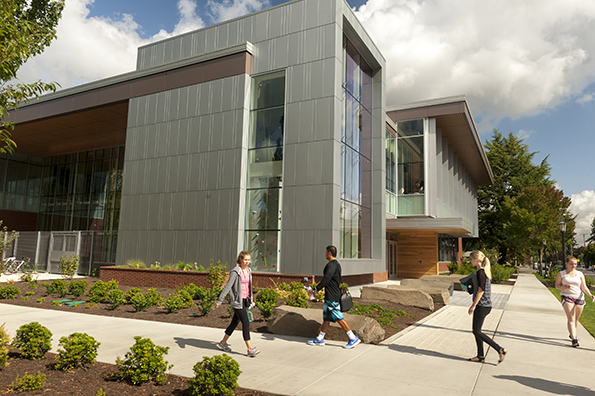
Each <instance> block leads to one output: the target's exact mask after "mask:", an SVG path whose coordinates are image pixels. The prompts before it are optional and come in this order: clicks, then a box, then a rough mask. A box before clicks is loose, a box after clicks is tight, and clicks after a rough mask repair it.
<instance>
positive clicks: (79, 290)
mask: <svg viewBox="0 0 595 396" xmlns="http://www.w3.org/2000/svg"><path fill="white" fill-rule="evenodd" d="M87 286H89V283H88V282H87V281H86V280H82V279H81V280H73V281H70V282H69V283H68V294H70V295H72V296H73V297H74V298H79V297H80V296H82V295H83V294H85V293H86V292H87Z"/></svg>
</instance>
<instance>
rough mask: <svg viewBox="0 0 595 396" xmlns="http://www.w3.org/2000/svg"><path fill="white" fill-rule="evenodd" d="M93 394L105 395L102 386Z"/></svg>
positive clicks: (96, 395) (97, 395)
mask: <svg viewBox="0 0 595 396" xmlns="http://www.w3.org/2000/svg"><path fill="white" fill-rule="evenodd" d="M95 396H106V395H105V392H104V391H103V388H99V390H98V391H97V393H96V394H95Z"/></svg>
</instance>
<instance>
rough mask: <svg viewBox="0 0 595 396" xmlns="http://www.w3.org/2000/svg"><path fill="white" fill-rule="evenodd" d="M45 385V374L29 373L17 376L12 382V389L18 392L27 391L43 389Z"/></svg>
mask: <svg viewBox="0 0 595 396" xmlns="http://www.w3.org/2000/svg"><path fill="white" fill-rule="evenodd" d="M44 385H45V374H43V373H37V374H36V375H33V374H27V373H25V375H23V376H22V377H19V375H18V374H17V378H16V379H15V380H14V381H13V383H12V384H10V389H11V390H14V391H17V392H26V391H32V390H38V389H43V386H44Z"/></svg>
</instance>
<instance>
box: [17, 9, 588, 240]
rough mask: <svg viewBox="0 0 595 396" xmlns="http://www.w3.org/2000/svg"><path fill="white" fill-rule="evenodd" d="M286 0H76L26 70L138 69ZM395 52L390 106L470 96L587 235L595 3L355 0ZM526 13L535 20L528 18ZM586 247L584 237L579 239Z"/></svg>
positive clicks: (104, 72)
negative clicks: (160, 51) (567, 202)
mask: <svg viewBox="0 0 595 396" xmlns="http://www.w3.org/2000/svg"><path fill="white" fill-rule="evenodd" d="M283 2H284V1H261V0H225V1H204V0H200V1H195V0H124V1H122V0H119V1H115V0H67V1H66V9H65V11H64V13H63V18H62V21H61V22H60V25H59V27H58V36H59V39H58V40H57V41H56V42H54V43H53V44H52V46H51V47H50V48H48V49H47V50H46V51H45V52H44V54H42V55H40V56H38V57H36V58H34V59H32V60H30V61H29V62H27V64H26V65H25V66H24V67H23V68H22V70H21V72H20V73H19V77H20V78H21V79H23V80H25V81H27V80H36V79H38V78H42V79H44V80H53V81H58V82H60V84H61V85H62V87H64V88H67V87H69V86H73V85H78V84H81V83H86V82H90V81H94V80H98V79H101V78H106V77H110V76H113V75H117V74H122V73H125V72H128V71H132V70H134V68H135V66H136V48H138V47H139V46H141V45H145V44H147V43H150V42H153V41H157V40H160V39H164V38H167V37H171V36H172V35H176V34H180V33H183V32H187V31H191V30H194V29H198V28H201V27H204V26H208V25H211V24H213V23H217V22H221V21H224V20H227V19H231V18H234V17H237V16H241V15H245V14H248V13H250V12H254V11H258V10H260V9H263V8H267V7H270V6H273V5H277V4H280V3H283ZM349 4H350V6H351V7H352V8H354V10H355V11H356V15H357V16H358V18H359V19H360V21H361V22H362V24H363V25H364V27H365V28H366V30H367V31H368V33H369V34H370V36H371V37H372V39H373V40H374V41H375V43H376V44H377V46H378V47H379V49H380V51H381V52H382V53H383V55H384V56H385V58H386V60H387V68H386V72H387V105H391V104H404V103H410V102H415V101H420V100H425V99H432V98H439V97H447V96H454V95H466V96H467V100H468V102H469V104H470V107H471V112H472V114H473V116H474V119H475V121H476V124H477V127H478V131H479V133H480V136H481V138H482V140H483V141H484V142H485V140H486V139H488V138H489V137H490V136H491V134H492V130H493V129H494V128H497V129H499V130H500V131H502V132H504V133H508V132H509V131H511V132H513V133H514V134H515V135H516V136H519V137H522V138H525V143H526V144H527V145H528V146H529V149H530V150H531V151H532V152H539V153H538V154H537V155H536V156H535V160H536V162H540V161H541V160H542V159H543V158H545V157H546V156H547V157H548V162H549V164H550V165H551V167H552V179H554V180H556V181H557V183H558V186H559V188H561V189H562V190H563V191H564V194H565V195H566V196H568V197H571V198H572V202H573V204H572V206H571V211H572V212H573V213H574V214H576V215H577V216H578V217H577V231H578V234H582V233H585V232H589V230H590V227H589V224H590V222H591V221H592V219H593V218H594V217H595V191H594V190H595V183H594V182H595V175H594V172H593V170H592V168H593V166H592V161H593V160H592V158H593V152H594V150H595V133H594V132H595V131H594V125H595V40H593V39H592V37H593V32H594V31H595V2H591V1H583V0H548V1H547V2H535V1H533V0H482V1H477V0H449V1H448V2H445V1H441V0H369V1H362V0H357V1H356V0H351V1H349ZM527 21H531V23H528V22H527ZM577 242H579V243H580V244H581V245H582V235H578V236H577Z"/></svg>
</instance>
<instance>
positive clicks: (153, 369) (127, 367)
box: [115, 336, 173, 385]
mask: <svg viewBox="0 0 595 396" xmlns="http://www.w3.org/2000/svg"><path fill="white" fill-rule="evenodd" d="M134 339H135V343H134V345H133V346H132V347H131V348H130V351H129V352H126V355H124V359H120V357H119V356H118V357H117V358H116V367H117V368H118V372H117V373H116V374H115V375H116V377H117V378H119V379H120V380H124V381H129V382H131V383H132V384H134V385H139V384H142V383H145V382H149V381H153V382H154V383H155V384H162V383H164V382H165V380H166V376H165V372H166V371H167V370H169V369H171V368H172V367H173V365H170V364H168V362H167V361H165V360H164V359H163V355H166V354H167V351H168V350H169V347H161V346H157V345H155V344H154V343H153V341H151V340H150V339H148V338H142V337H140V336H136V337H134Z"/></svg>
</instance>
